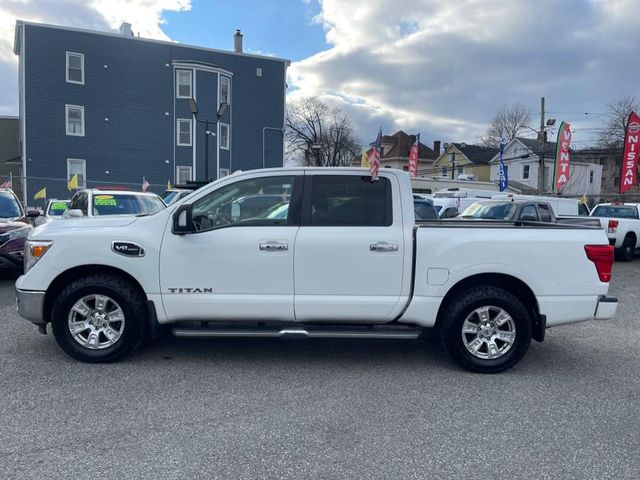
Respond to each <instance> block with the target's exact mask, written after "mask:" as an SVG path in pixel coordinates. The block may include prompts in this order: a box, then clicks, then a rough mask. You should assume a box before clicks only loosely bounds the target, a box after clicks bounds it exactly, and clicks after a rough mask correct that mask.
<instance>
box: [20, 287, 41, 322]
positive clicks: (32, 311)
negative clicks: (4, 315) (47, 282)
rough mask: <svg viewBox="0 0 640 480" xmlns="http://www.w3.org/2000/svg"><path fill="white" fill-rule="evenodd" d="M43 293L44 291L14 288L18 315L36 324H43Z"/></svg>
mask: <svg viewBox="0 0 640 480" xmlns="http://www.w3.org/2000/svg"><path fill="white" fill-rule="evenodd" d="M44 295H45V292H38V291H32V290H19V289H17V288H16V303H17V307H18V315H20V316H21V317H22V318H24V319H26V320H29V321H30V322H31V323H35V324H36V325H44V324H45V323H46V322H45V319H44Z"/></svg>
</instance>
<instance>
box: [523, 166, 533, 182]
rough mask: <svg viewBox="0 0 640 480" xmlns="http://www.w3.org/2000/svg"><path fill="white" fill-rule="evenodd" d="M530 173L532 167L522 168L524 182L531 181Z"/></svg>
mask: <svg viewBox="0 0 640 480" xmlns="http://www.w3.org/2000/svg"><path fill="white" fill-rule="evenodd" d="M530 173H531V165H523V166H522V180H529V175H530Z"/></svg>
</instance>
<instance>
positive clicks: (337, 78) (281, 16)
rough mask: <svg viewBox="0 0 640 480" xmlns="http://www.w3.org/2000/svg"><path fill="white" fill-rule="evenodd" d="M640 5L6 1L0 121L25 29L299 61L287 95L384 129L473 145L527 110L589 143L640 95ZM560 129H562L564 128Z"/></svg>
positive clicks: (369, 134)
mask: <svg viewBox="0 0 640 480" xmlns="http://www.w3.org/2000/svg"><path fill="white" fill-rule="evenodd" d="M639 17H640V0H518V1H513V0H456V1H451V0H367V1H366V2H364V1H362V0H2V2H1V3H0V115H2V114H4V115H11V114H14V115H15V114H16V112H17V60H16V58H15V57H14V55H13V53H12V48H13V33H14V25H15V20H16V19H17V18H20V19H24V20H32V21H40V22H46V23H53V24H59V25H67V26H74V27H82V28H91V29H98V30H116V29H117V28H118V26H119V25H120V23H121V22H122V21H128V22H130V23H132V24H133V29H134V31H136V32H138V31H139V32H140V35H141V36H144V37H150V38H159V39H170V40H173V41H177V42H182V43H188V44H196V45H202V46H207V47H213V48H223V49H231V48H232V34H233V31H234V30H235V29H236V28H240V29H242V30H243V32H244V33H245V49H246V50H248V51H251V52H255V53H262V54H268V55H276V56H278V57H284V58H290V59H291V60H292V61H293V63H292V66H291V68H290V71H289V98H296V97H297V96H301V95H320V96H322V97H323V98H325V99H326V100H327V101H328V102H330V103H332V104H335V105H339V106H341V107H342V108H344V109H345V110H347V111H348V112H349V114H350V115H351V116H352V117H353V119H354V122H355V125H356V127H357V133H358V135H359V136H360V138H361V139H362V140H363V142H367V143H368V142H369V141H372V140H373V138H374V137H375V134H376V132H377V129H378V127H379V126H382V128H383V131H384V132H385V133H393V132H395V131H396V130H398V129H403V130H405V131H407V132H408V133H417V132H420V133H422V135H423V139H424V140H426V142H427V143H428V142H431V141H432V140H435V139H441V140H442V141H444V142H447V141H467V142H474V141H476V139H477V136H478V135H479V134H481V133H483V131H484V130H485V129H486V127H487V124H488V122H489V121H490V120H491V118H492V116H493V115H494V113H495V112H496V110H497V109H498V108H499V107H501V106H502V105H509V104H512V103H515V102H521V103H524V104H525V105H528V106H529V107H530V108H531V110H532V113H533V116H534V124H535V123H536V122H537V120H535V119H536V118H538V115H539V101H540V97H541V96H545V97H546V104H547V110H548V116H549V117H554V118H558V120H566V121H568V122H570V123H571V124H572V126H573V127H574V129H575V133H574V143H575V144H576V146H580V144H584V145H586V144H588V143H589V142H590V141H591V139H592V137H593V135H594V132H595V130H594V129H596V128H597V127H598V125H599V122H600V121H601V120H602V114H603V112H605V111H606V106H607V104H608V103H610V102H613V101H615V100H616V99H617V98H620V97H622V96H625V95H630V96H635V97H640V61H638V58H640V53H639V52H638V45H640V25H639V24H638V22H637V19H638V18H639ZM558 123H559V122H558Z"/></svg>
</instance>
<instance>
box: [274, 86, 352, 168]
mask: <svg viewBox="0 0 640 480" xmlns="http://www.w3.org/2000/svg"><path fill="white" fill-rule="evenodd" d="M285 135H286V139H287V150H288V151H289V153H290V154H291V155H297V156H301V157H302V158H303V159H304V164H305V165H307V166H317V167H340V166H346V165H350V164H351V162H352V161H353V159H354V158H356V157H358V155H359V153H360V144H359V143H358V141H356V139H355V136H354V133H353V125H352V122H351V118H349V116H348V115H347V114H346V113H344V112H343V111H342V110H340V109H339V108H333V109H332V108H329V106H328V105H327V104H326V103H324V102H322V101H321V100H320V99H319V98H318V97H305V98H302V99H300V100H298V101H295V102H292V103H290V104H288V105H287V116H286V119H285Z"/></svg>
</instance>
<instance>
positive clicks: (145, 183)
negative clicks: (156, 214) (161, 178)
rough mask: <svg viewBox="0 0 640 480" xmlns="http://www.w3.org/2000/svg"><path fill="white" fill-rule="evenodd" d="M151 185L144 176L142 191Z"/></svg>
mask: <svg viewBox="0 0 640 480" xmlns="http://www.w3.org/2000/svg"><path fill="white" fill-rule="evenodd" d="M150 186H151V184H150V183H149V182H147V179H146V178H144V177H142V191H143V192H146V191H147V189H148V188H149V187H150Z"/></svg>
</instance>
